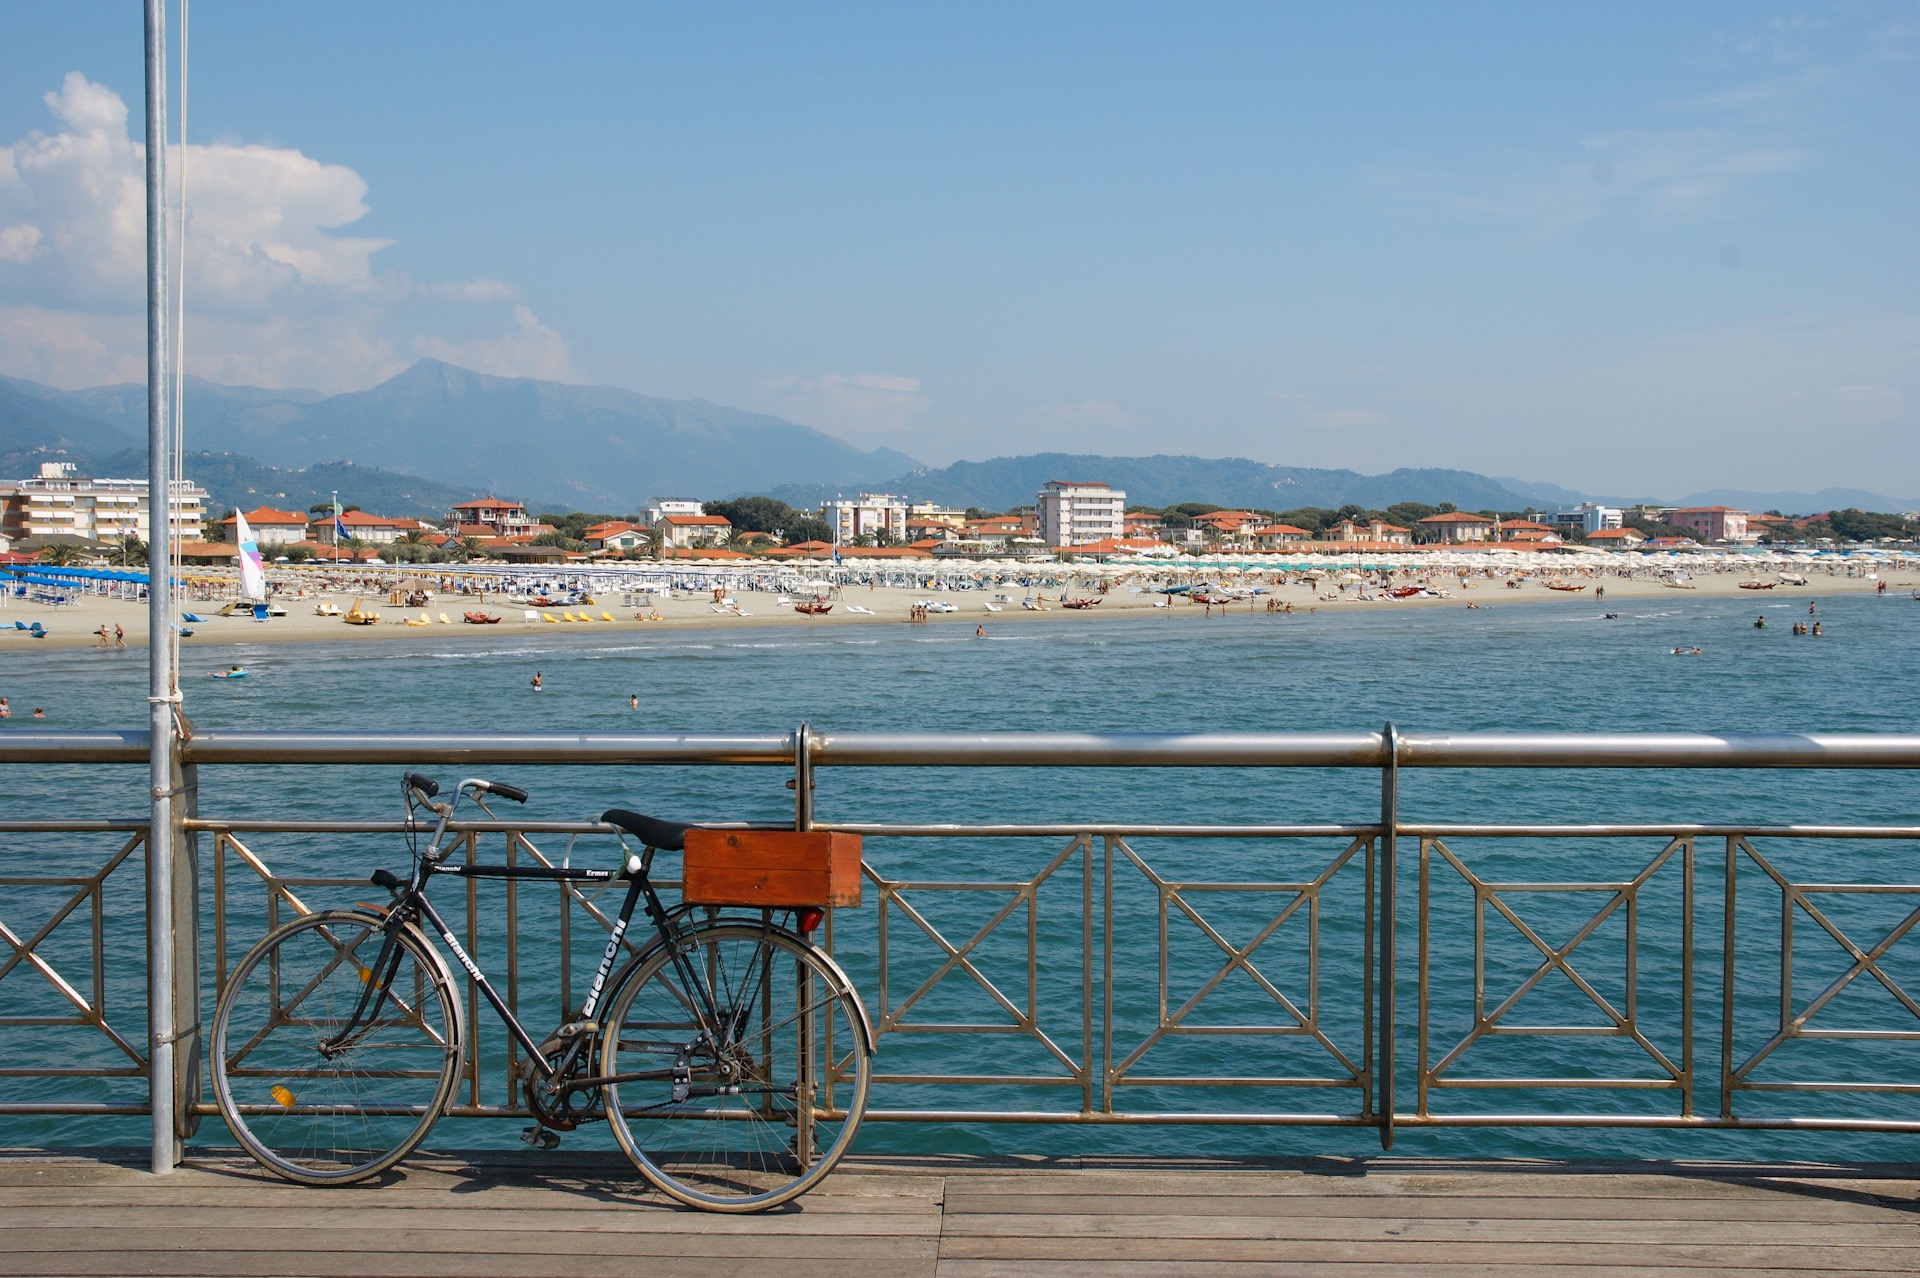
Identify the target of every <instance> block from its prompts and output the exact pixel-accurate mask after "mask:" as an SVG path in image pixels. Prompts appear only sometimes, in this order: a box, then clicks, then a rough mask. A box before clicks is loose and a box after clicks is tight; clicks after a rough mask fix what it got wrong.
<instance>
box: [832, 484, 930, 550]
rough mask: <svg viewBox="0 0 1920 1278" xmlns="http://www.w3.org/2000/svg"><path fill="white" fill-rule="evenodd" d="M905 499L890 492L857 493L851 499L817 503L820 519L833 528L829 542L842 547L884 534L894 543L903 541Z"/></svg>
mask: <svg viewBox="0 0 1920 1278" xmlns="http://www.w3.org/2000/svg"><path fill="white" fill-rule="evenodd" d="M908 509H909V507H908V504H907V499H906V498H905V497H896V496H894V495H893V494H892V493H861V494H860V495H859V496H858V497H855V498H851V499H849V498H846V497H837V498H835V499H834V500H832V501H829V502H822V503H821V504H820V518H822V519H824V520H826V521H827V526H828V527H829V528H831V529H833V539H834V541H835V542H837V543H838V544H840V545H843V546H844V545H846V544H848V543H850V542H852V541H854V540H856V539H857V538H860V537H865V536H867V535H868V534H869V533H877V532H883V531H884V532H885V533H886V534H887V535H888V536H890V537H892V538H893V539H894V540H895V541H905V540H906V539H907V511H908Z"/></svg>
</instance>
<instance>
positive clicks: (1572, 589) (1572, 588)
mask: <svg viewBox="0 0 1920 1278" xmlns="http://www.w3.org/2000/svg"><path fill="white" fill-rule="evenodd" d="M1547 589H1548V590H1559V591H1564V592H1566V593H1567V594H1578V593H1580V592H1581V591H1582V590H1585V589H1586V586H1585V585H1578V586H1576V585H1575V584H1574V583H1572V582H1570V581H1549V582H1548V583H1547Z"/></svg>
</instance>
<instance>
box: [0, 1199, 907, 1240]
mask: <svg viewBox="0 0 1920 1278" xmlns="http://www.w3.org/2000/svg"><path fill="white" fill-rule="evenodd" d="M121 1215H122V1213H121V1212H115V1213H114V1215H113V1219H115V1220H116V1221H118V1220H119V1219H120V1217H121ZM203 1215H204V1216H207V1217H209V1219H208V1220H207V1222H206V1227H207V1228H209V1229H219V1228H232V1229H235V1230H238V1231H242V1232H246V1231H253V1232H255V1233H258V1234H260V1235H261V1236H263V1237H270V1238H286V1237H290V1236H292V1235H293V1234H295V1233H297V1232H299V1231H300V1230H301V1229H303V1228H305V1227H306V1220H307V1217H306V1214H305V1213H302V1212H299V1211H270V1212H269V1211H262V1210H260V1209H259V1208H258V1207H255V1206H254V1205H253V1204H251V1203H245V1204H243V1205H241V1206H238V1207H230V1208H223V1209H214V1208H207V1207H200V1208H198V1209H196V1207H194V1206H187V1207H173V1208H167V1209H164V1210H162V1211H161V1212H160V1213H159V1216H160V1223H152V1224H144V1223H143V1224H141V1225H139V1226H137V1228H140V1229H153V1230H164V1229H166V1228H168V1227H169V1224H172V1225H189V1226H197V1225H199V1224H200V1222H201V1217H202V1216H203ZM493 1215H494V1213H493V1212H490V1211H487V1210H485V1209H482V1208H478V1207H474V1208H468V1209H466V1210H464V1211H458V1210H449V1211H447V1212H444V1213H441V1214H439V1216H438V1218H437V1219H436V1220H435V1221H434V1222H433V1223H432V1224H426V1225H414V1224H411V1223H409V1222H407V1221H404V1220H395V1221H392V1222H391V1224H388V1223H387V1217H386V1215H385V1214H384V1213H367V1212H353V1211H348V1210H344V1209H343V1210H340V1211H339V1212H338V1213H337V1214H333V1215H330V1217H329V1218H328V1221H327V1223H326V1224H324V1225H323V1226H320V1227H322V1228H327V1229H355V1228H359V1229H365V1230H368V1231H369V1232H372V1231H375V1230H378V1229H381V1228H387V1229H388V1230H389V1232H393V1233H399V1232H401V1231H404V1230H406V1229H409V1228H418V1229H422V1230H424V1231H427V1232H432V1231H434V1229H435V1228H436V1227H437V1228H440V1229H445V1230H451V1231H458V1232H462V1233H472V1234H476V1235H477V1234H483V1233H493V1232H510V1230H503V1231H495V1230H494V1229H492V1228H491V1227H490V1224H489V1219H488V1218H490V1217H492V1216H493ZM519 1215H520V1214H518V1213H516V1216H519ZM248 1217H251V1219H248ZM49 1219H50V1218H49V1215H48V1213H47V1212H45V1211H36V1212H33V1213H30V1214H27V1213H14V1212H8V1213H6V1214H5V1215H4V1216H0V1238H11V1237H13V1236H14V1235H15V1234H17V1233H19V1232H22V1231H27V1232H31V1231H32V1230H34V1229H35V1228H36V1227H41V1226H45V1225H47V1224H48V1223H49ZM356 1219H357V1220H358V1221H359V1223H358V1224H357V1225H356V1224H354V1221H355V1220H356ZM268 1220H270V1221H271V1222H272V1227H271V1229H270V1230H267V1229H263V1228H262V1224H263V1222H264V1221H268ZM521 1220H522V1223H523V1224H524V1217H521ZM554 1223H555V1225H556V1226H561V1227H554V1228H544V1229H542V1228H540V1227H539V1225H537V1224H536V1225H535V1229H536V1230H538V1232H540V1233H542V1234H543V1235H546V1236H551V1237H554V1238H560V1237H578V1236H579V1235H581V1234H592V1235H594V1237H595V1238H596V1239H600V1238H612V1237H616V1236H621V1235H657V1234H685V1235H714V1236H718V1235H727V1234H731V1235H738V1236H746V1237H759V1236H764V1235H767V1234H780V1235H782V1236H784V1237H787V1238H802V1237H812V1238H828V1237H841V1236H864V1237H874V1238H879V1237H886V1238H914V1237H928V1238H930V1237H935V1236H937V1235H938V1234H939V1232H940V1218H939V1216H938V1215H937V1214H934V1213H931V1212H930V1213H927V1214H926V1215H924V1216H899V1215H871V1216H868V1215H861V1214H859V1213H855V1212H848V1213H839V1214H829V1213H824V1212H793V1213H790V1214H777V1215H746V1216H736V1215H725V1214H721V1213H715V1212H696V1211H687V1212H674V1213H670V1214H669V1213H661V1214H657V1215H626V1214H623V1213H611V1212H609V1213H594V1214H592V1215H587V1216H573V1215H570V1216H568V1217H566V1218H565V1221H564V1222H560V1221H556V1222H554ZM84 1227H85V1228H87V1229H97V1228H98V1225H97V1224H95V1223H92V1222H89V1223H88V1224H86V1225H85V1226H84ZM128 1228H136V1227H135V1226H128ZM236 1245H241V1246H244V1245H246V1244H244V1243H241V1244H236ZM594 1245H595V1246H598V1245H599V1244H598V1242H596V1243H595V1244H594Z"/></svg>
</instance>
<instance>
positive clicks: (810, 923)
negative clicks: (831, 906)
mask: <svg viewBox="0 0 1920 1278" xmlns="http://www.w3.org/2000/svg"><path fill="white" fill-rule="evenodd" d="M826 917H827V912H826V911H825V910H823V909H821V908H820V907H819V906H817V905H809V906H807V907H806V908H804V909H802V910H801V911H800V915H799V921H800V930H801V931H802V932H811V931H813V930H814V929H816V928H818V927H819V926H820V924H821V923H823V922H825V921H826Z"/></svg>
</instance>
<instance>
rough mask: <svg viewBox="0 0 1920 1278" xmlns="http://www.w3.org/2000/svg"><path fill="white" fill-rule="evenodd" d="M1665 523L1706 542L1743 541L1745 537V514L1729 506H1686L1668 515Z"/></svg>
mask: <svg viewBox="0 0 1920 1278" xmlns="http://www.w3.org/2000/svg"><path fill="white" fill-rule="evenodd" d="M1667 522H1668V523H1670V524H1672V525H1673V526H1674V527H1675V528H1685V529H1686V530H1687V531H1689V532H1697V533H1699V534H1700V535H1701V536H1702V537H1704V538H1706V539H1707V540H1708V541H1745V540H1746V537H1747V512H1746V511H1744V510H1735V509H1734V508H1733V507H1731V506H1688V507H1686V508H1685V509H1682V510H1676V511H1673V512H1672V513H1670V514H1669V515H1668V516H1667Z"/></svg>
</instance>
